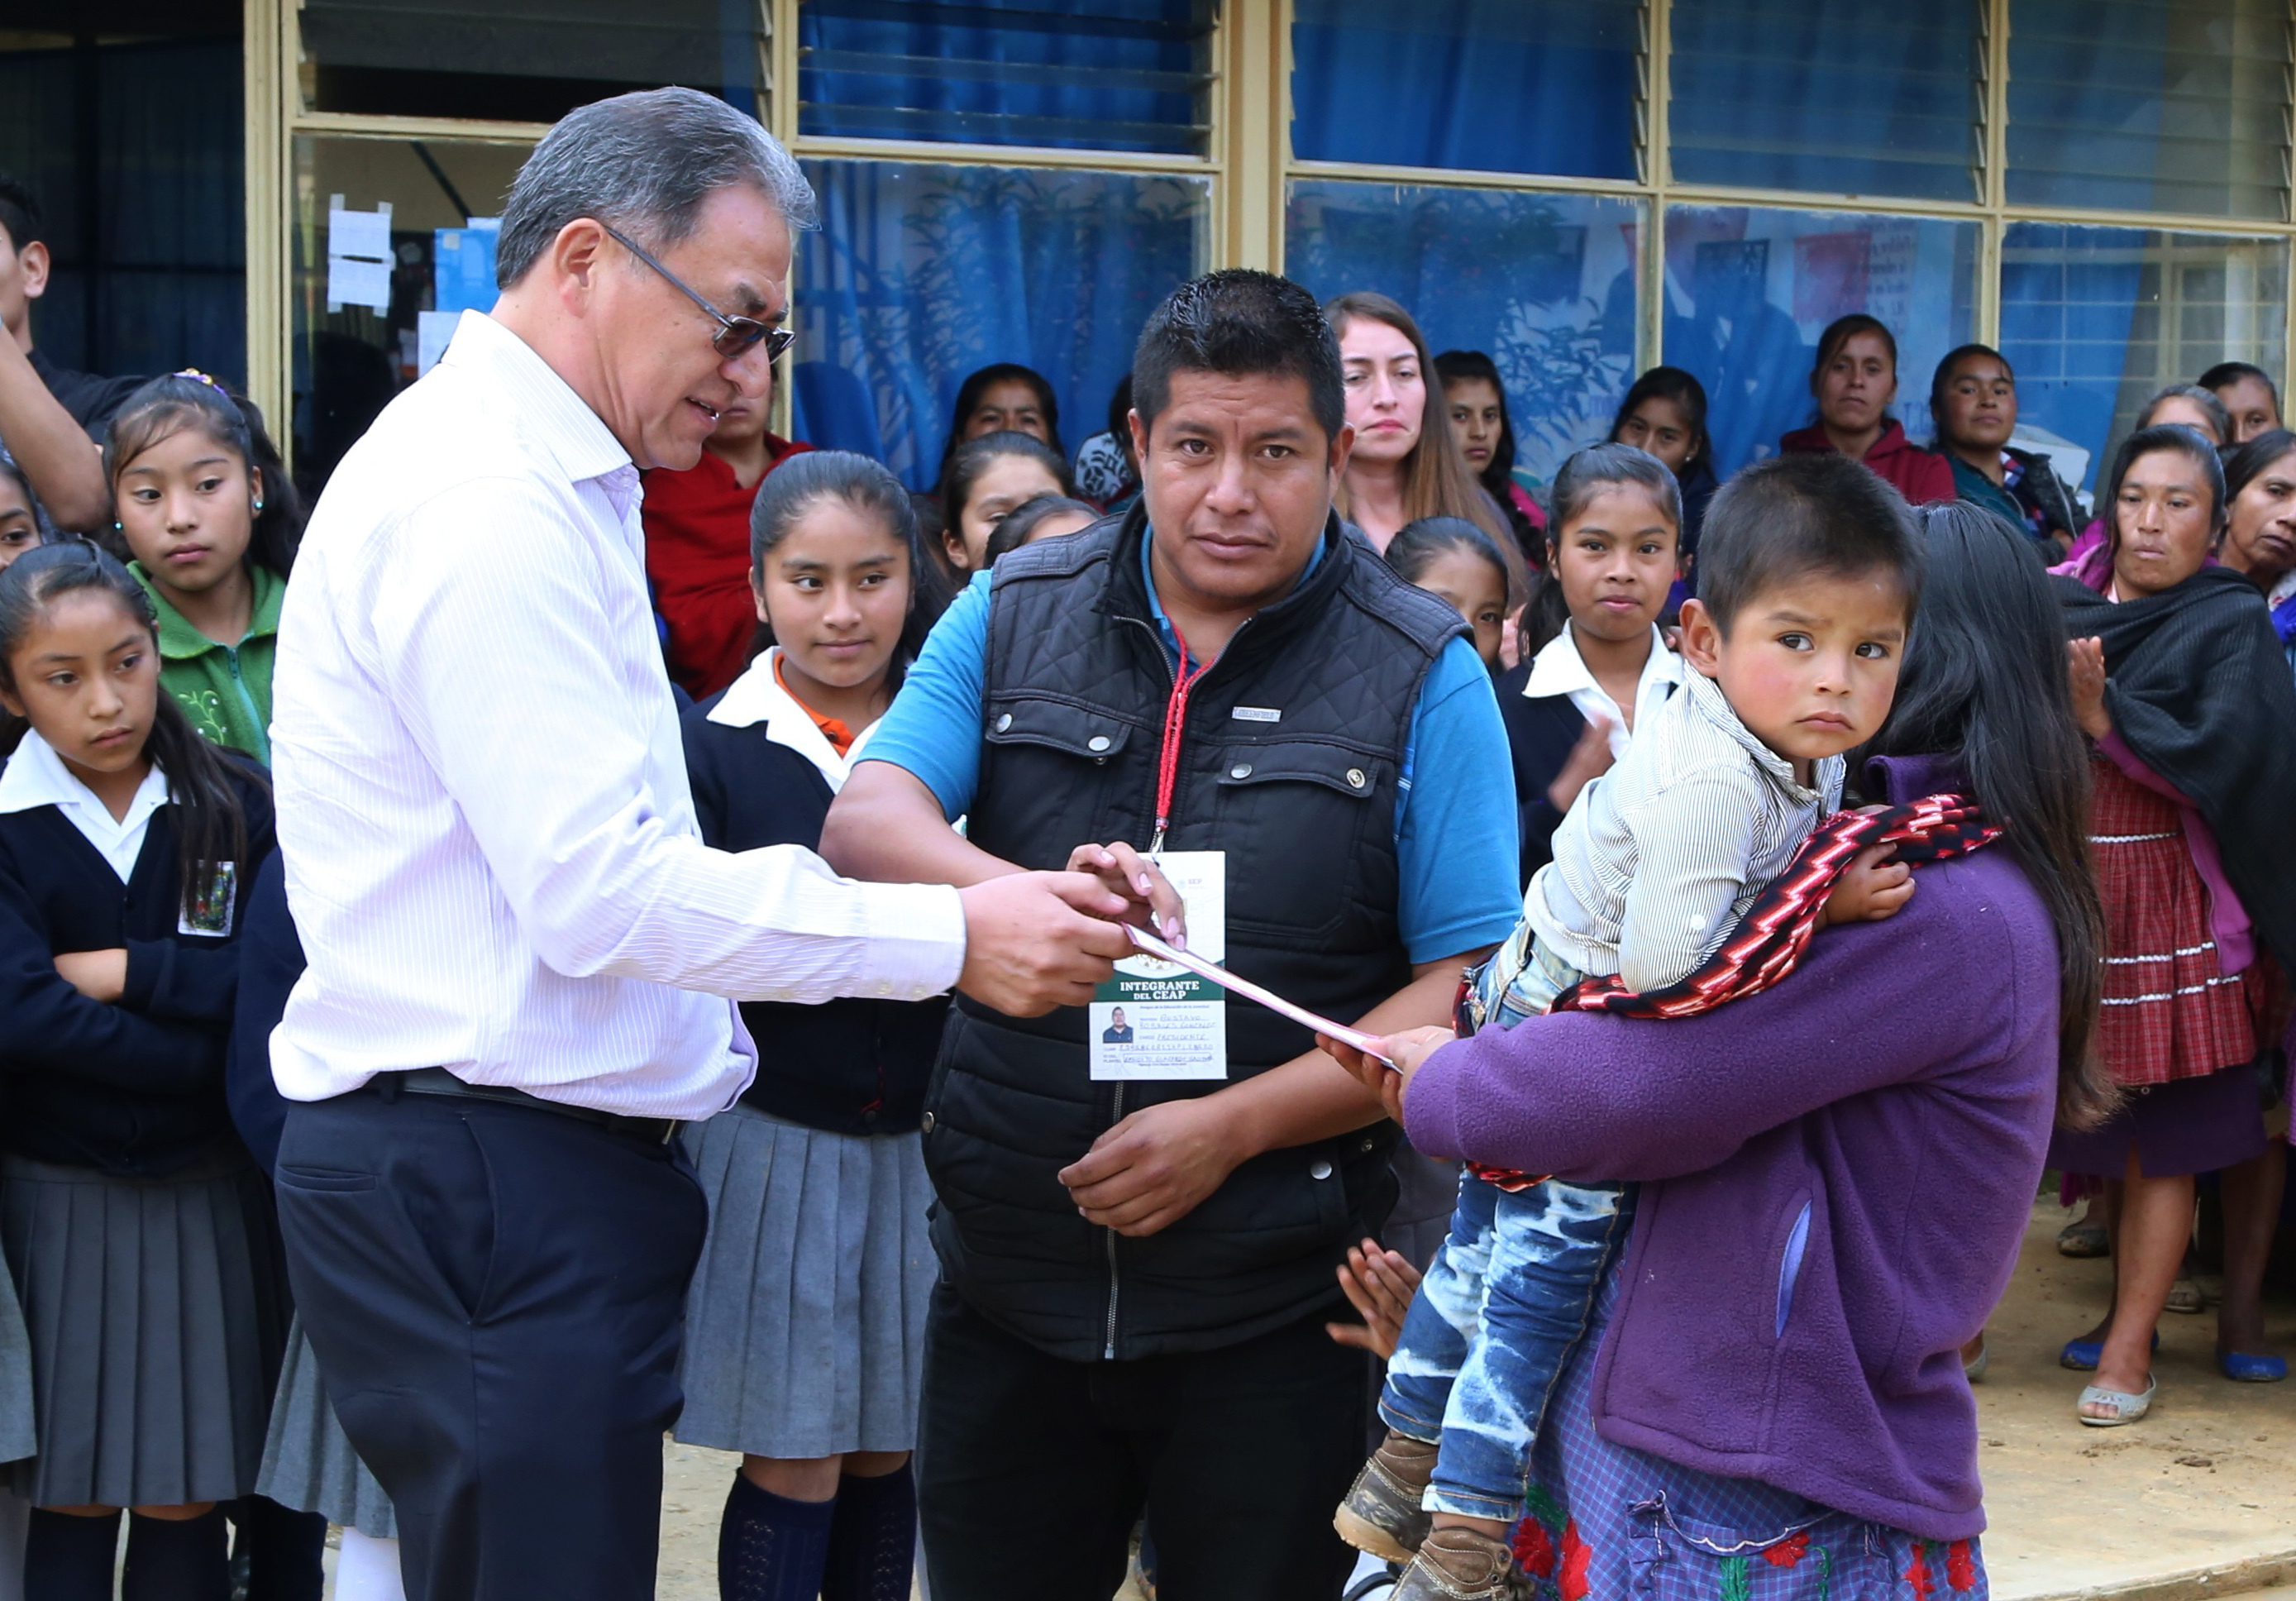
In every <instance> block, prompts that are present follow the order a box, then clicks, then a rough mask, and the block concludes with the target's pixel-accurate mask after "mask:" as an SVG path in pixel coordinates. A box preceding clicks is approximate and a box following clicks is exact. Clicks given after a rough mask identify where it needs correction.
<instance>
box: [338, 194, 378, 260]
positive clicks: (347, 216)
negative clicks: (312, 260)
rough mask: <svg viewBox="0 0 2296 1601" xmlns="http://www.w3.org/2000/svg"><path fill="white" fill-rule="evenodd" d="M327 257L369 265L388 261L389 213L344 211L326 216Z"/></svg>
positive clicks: (340, 210) (339, 210)
mask: <svg viewBox="0 0 2296 1601" xmlns="http://www.w3.org/2000/svg"><path fill="white" fill-rule="evenodd" d="M327 254H328V255H330V256H354V257H360V258H363V259H366V260H369V261H387V260H389V259H390V213H389V211H388V210H383V211H346V210H343V209H340V207H339V208H337V209H333V210H331V211H329V212H328V213H327Z"/></svg>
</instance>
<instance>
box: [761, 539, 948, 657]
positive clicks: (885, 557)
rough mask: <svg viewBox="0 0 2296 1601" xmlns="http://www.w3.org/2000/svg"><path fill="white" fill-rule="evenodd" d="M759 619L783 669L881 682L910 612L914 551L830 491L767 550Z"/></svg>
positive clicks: (762, 577)
mask: <svg viewBox="0 0 2296 1601" xmlns="http://www.w3.org/2000/svg"><path fill="white" fill-rule="evenodd" d="M753 584H754V587H755V591H756V595H757V601H758V620H759V621H761V622H769V623H771V624H772V625H773V629H774V638H775V642H776V643H778V644H779V645H781V647H782V659H783V669H784V670H790V671H793V672H794V673H796V674H797V675H799V676H800V677H804V678H808V679H811V680H812V681H813V682H814V683H816V684H820V685H824V686H827V687H829V688H832V689H855V688H859V687H861V686H866V685H873V684H877V683H881V682H882V681H883V679H884V677H885V674H886V671H887V669H889V668H890V666H891V664H892V660H893V653H894V651H895V650H897V649H898V648H899V645H900V643H901V628H902V625H903V624H904V623H905V622H906V621H907V620H908V615H909V553H908V550H907V547H906V546H904V545H903V544H902V543H901V541H900V540H899V539H898V538H895V537H894V535H893V533H892V530H890V529H888V528H886V527H885V525H884V522H883V521H882V520H881V519H880V518H877V517H873V516H871V515H870V514H868V513H865V512H862V511H859V510H857V509H856V508H855V507H854V506H852V505H849V504H848V503H847V502H846V501H844V500H841V499H839V498H838V497H834V496H827V497H823V498H822V499H820V500H817V501H816V502H814V504H813V505H810V506H808V508H806V510H805V511H804V512H802V513H800V514H799V517H798V520H797V526H796V527H794V528H792V529H791V530H790V531H789V533H788V534H787V535H785V536H784V537H783V539H782V542H781V543H780V544H779V545H776V546H774V548H773V549H771V550H769V551H767V553H766V561H765V566H764V568H763V570H762V571H759V572H758V573H756V574H754V575H753Z"/></svg>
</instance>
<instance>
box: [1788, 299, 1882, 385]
mask: <svg viewBox="0 0 2296 1601" xmlns="http://www.w3.org/2000/svg"><path fill="white" fill-rule="evenodd" d="M1861 333H1871V334H1874V335H1875V336H1877V337H1878V338H1879V339H1880V340H1881V341H1882V349H1885V350H1887V351H1888V352H1889V353H1890V369H1891V370H1892V371H1895V370H1896V368H1897V365H1898V336H1897V335H1896V334H1894V333H1890V325H1889V324H1887V323H1884V322H1883V321H1882V319H1881V318H1880V317H1878V316H1870V315H1868V314H1867V313H1866V312H1863V311H1853V312H1851V313H1850V314H1849V316H1838V317H1835V318H1834V319H1833V321H1832V322H1830V323H1828V324H1826V325H1825V333H1821V334H1819V335H1818V336H1817V358H1816V360H1814V361H1812V362H1811V363H1810V364H1809V375H1810V377H1811V378H1813V379H1815V378H1816V376H1817V375H1818V374H1820V373H1823V372H1825V369H1826V368H1827V367H1829V366H1831V365H1833V358H1834V357H1837V356H1839V355H1841V347H1842V346H1844V345H1846V344H1848V343H1849V341H1851V340H1853V339H1856V338H1857V336H1858V335H1859V334H1861Z"/></svg>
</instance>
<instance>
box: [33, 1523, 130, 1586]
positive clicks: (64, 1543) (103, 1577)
mask: <svg viewBox="0 0 2296 1601" xmlns="http://www.w3.org/2000/svg"><path fill="white" fill-rule="evenodd" d="M118 1550H119V1514H118V1513H116V1512H115V1513H113V1514H112V1515H111V1516H110V1517H74V1516H72V1515H70V1513H64V1512H49V1511H46V1510H45V1509H43V1508H41V1507H33V1508H32V1517H31V1522H30V1524H29V1527H28V1528H27V1529H26V1530H25V1532H24V1594H25V1595H27V1596H37V1597H39V1598H40V1601H111V1564H112V1557H113V1554H114V1553H115V1552H117V1551H118Z"/></svg>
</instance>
